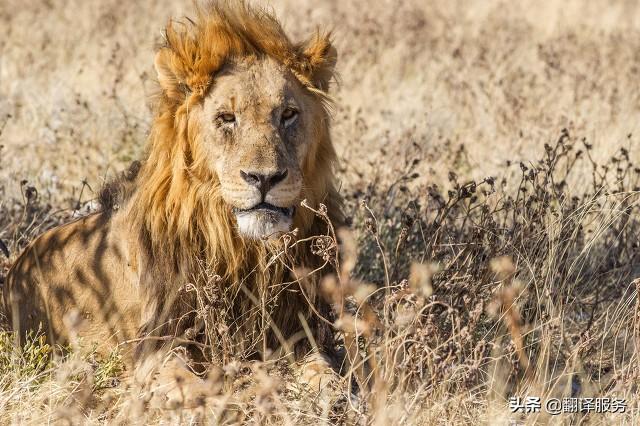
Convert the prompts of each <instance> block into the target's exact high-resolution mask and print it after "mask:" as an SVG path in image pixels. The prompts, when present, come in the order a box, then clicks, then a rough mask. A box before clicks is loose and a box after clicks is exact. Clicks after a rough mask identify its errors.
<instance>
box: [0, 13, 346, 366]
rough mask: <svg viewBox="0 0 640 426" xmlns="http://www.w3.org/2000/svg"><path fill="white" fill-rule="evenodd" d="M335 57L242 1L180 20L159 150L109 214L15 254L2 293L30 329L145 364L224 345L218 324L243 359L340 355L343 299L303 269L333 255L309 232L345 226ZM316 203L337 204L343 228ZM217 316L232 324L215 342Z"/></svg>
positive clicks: (317, 40) (319, 39) (160, 64)
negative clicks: (337, 304) (339, 304)
mask: <svg viewBox="0 0 640 426" xmlns="http://www.w3.org/2000/svg"><path fill="white" fill-rule="evenodd" d="M335 62H336V52H335V49H334V48H333V47H332V45H331V44H330V41H329V39H328V36H326V35H320V34H316V35H315V36H313V37H311V38H310V39H309V41H307V42H304V43H300V44H296V43H292V42H291V41H290V40H289V39H288V37H287V36H286V35H285V33H284V32H283V30H282V28H281V26H280V25H279V23H278V22H277V21H276V19H275V18H274V17H273V16H271V15H270V14H269V13H267V12H265V11H262V10H258V9H256V8H252V7H249V6H248V5H246V4H244V3H243V2H237V3H213V4H210V5H208V6H207V7H206V8H204V9H203V10H200V11H198V17H197V19H196V20H195V21H191V20H188V22H187V23H184V24H177V23H170V24H169V25H168V26H167V28H166V32H165V38H164V44H163V45H162V46H160V48H159V50H158V52H157V54H156V57H155V69H156V71H157V77H158V83H159V89H160V90H159V95H158V97H157V101H156V105H155V114H154V121H153V125H152V128H151V132H150V136H149V139H148V143H147V152H146V155H145V159H144V161H143V162H142V163H141V164H140V165H139V170H137V169H135V168H134V169H132V170H131V171H130V172H129V175H127V176H125V177H124V178H121V180H119V181H117V182H116V183H115V184H112V185H111V186H108V187H107V188H106V190H105V191H103V196H102V201H103V208H102V211H100V212H97V213H94V214H91V215H89V216H86V217H83V218H81V219H79V220H76V221H74V222H72V223H69V224H66V225H64V226H60V227H58V228H55V229H52V230H50V231H48V232H46V233H45V234H43V235H42V236H40V237H39V238H37V239H36V240H35V241H33V242H32V243H31V244H30V245H29V246H28V247H27V248H26V250H25V251H24V252H23V253H22V254H21V256H20V257H19V258H18V260H17V261H16V262H15V264H14V265H13V267H12V269H11V270H10V271H9V274H8V276H7V291H6V292H5V293H6V294H5V301H4V302H5V307H6V309H7V312H8V313H9V314H8V315H7V316H8V317H9V320H10V322H11V325H12V327H13V329H14V330H15V331H16V332H17V334H18V335H19V336H22V337H23V338H24V335H25V333H27V332H28V331H29V330H35V329H37V328H38V327H39V326H41V325H42V327H43V330H44V331H45V332H46V333H47V334H48V336H49V338H50V339H51V340H52V341H53V342H55V343H66V342H69V341H71V340H73V339H74V336H76V335H79V336H80V337H81V338H82V341H83V342H91V341H94V342H99V343H101V344H102V345H103V346H104V345H107V346H109V345H114V344H120V345H123V346H124V347H127V345H128V346H129V347H132V348H134V349H135V351H130V352H132V353H135V355H132V356H133V357H134V359H135V358H136V357H138V358H137V359H138V360H139V359H140V357H145V356H147V355H148V354H149V349H152V350H154V351H156V350H158V348H162V347H165V348H166V347H167V346H173V345H176V344H179V343H184V342H187V341H193V340H196V341H198V339H200V342H199V344H197V345H196V346H197V347H200V348H202V347H203V344H202V340H205V343H209V346H214V348H213V349H214V350H215V349H219V350H220V351H222V350H223V348H215V345H212V342H213V341H212V340H211V335H212V334H214V335H215V334H216V333H218V334H219V336H218V337H219V339H218V340H217V341H218V342H223V341H225V342H230V344H231V346H230V347H227V348H224V350H226V351H231V352H232V353H237V354H243V355H245V356H252V355H253V356H263V357H267V356H268V355H269V353H271V351H273V350H276V349H280V348H283V347H285V348H286V347H290V348H293V350H294V352H295V357H296V358H297V359H298V360H301V359H303V358H304V357H305V356H306V355H307V354H308V353H310V351H311V350H312V349H314V348H313V347H312V346H315V348H317V349H318V350H319V352H320V353H325V354H327V353H330V352H331V351H332V349H333V347H334V338H333V332H332V329H331V325H330V324H331V309H330V307H329V306H328V305H327V304H326V303H325V302H324V301H323V300H322V298H321V297H319V296H318V291H317V290H318V289H317V286H318V281H319V278H318V274H317V273H316V274H309V275H308V276H306V277H304V279H302V278H303V277H301V276H300V275H301V272H300V271H317V270H320V269H322V268H323V267H324V266H325V265H327V264H330V263H331V262H330V261H328V260H327V259H329V258H330V257H331V253H326V252H325V253H324V254H325V255H324V257H323V256H320V255H318V247H317V245H318V244H317V242H318V241H317V240H314V238H311V237H312V236H318V235H320V236H322V235H328V230H329V229H330V228H335V227H338V226H340V225H341V224H342V221H343V217H342V214H341V206H340V204H341V203H340V199H339V196H338V193H337V191H336V188H335V184H334V175H333V166H334V163H335V161H336V154H335V151H334V148H333V145H332V143H331V139H330V136H329V121H330V120H329V118H330V117H329V113H328V111H327V95H326V92H327V90H328V88H329V82H330V80H331V78H332V75H333V69H334V65H335ZM302 200H307V201H306V203H307V205H308V206H310V207H312V208H313V209H317V208H318V206H319V205H320V204H324V205H325V206H326V207H327V210H326V211H327V218H328V219H329V221H330V223H331V225H330V224H328V223H327V221H326V218H325V219H322V218H321V217H319V216H318V215H316V214H315V213H314V212H313V211H312V210H311V209H308V208H304V207H302V206H301V205H300V204H301V201H302ZM295 229H297V231H296V232H291V231H293V230H295ZM323 241H327V239H326V238H325V239H324V240H323ZM314 242H315V246H314V247H311V245H312V244H314ZM330 249H331V247H330ZM314 252H315V253H316V254H314ZM321 254H322V253H321ZM210 293H215V294H217V295H218V296H216V295H213V296H211V294H210ZM203 294H207V295H208V296H207V297H203ZM203 300H204V301H205V305H206V306H205V308H207V309H208V310H209V311H206V310H205V312H204V313H202V309H201V307H202V306H201V305H202V303H201V302H202V301H203ZM199 309H200V310H199ZM219 310H225V312H226V317H225V318H226V324H224V326H223V327H219V329H216V324H213V325H214V327H213V330H211V329H212V327H209V328H208V329H207V330H208V333H209V335H208V338H207V339H205V338H203V335H204V334H206V333H204V331H203V330H204V328H206V327H205V326H203V325H202V324H201V323H202V322H203V317H205V319H206V317H207V316H209V317H211V318H216V316H215V315H217V314H219ZM307 326H308V327H307ZM305 329H306V330H311V335H309V333H308V332H305ZM214 340H215V339H214ZM132 342H133V343H135V344H134V345H132V344H130V343H132ZM213 343H215V342H213ZM214 352H215V351H214ZM316 359H318V357H316ZM314 368H315V371H317V366H315V367H314Z"/></svg>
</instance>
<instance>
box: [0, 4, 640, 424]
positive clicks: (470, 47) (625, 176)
mask: <svg viewBox="0 0 640 426" xmlns="http://www.w3.org/2000/svg"><path fill="white" fill-rule="evenodd" d="M273 7H274V8H275V9H276V11H277V12H278V15H279V16H280V17H281V18H282V20H283V22H284V25H285V27H286V28H287V29H288V30H290V31H291V32H292V33H293V34H294V35H295V36H302V35H304V34H306V33H307V32H308V31H309V30H310V29H312V28H313V27H314V26H315V25H322V26H330V27H333V28H335V40H336V43H337V46H338V49H339V52H340V61H339V62H340V64H339V71H340V77H341V78H340V84H339V86H338V87H337V88H336V89H337V90H336V92H335V94H336V107H335V113H334V118H335V125H334V132H333V133H334V140H335V143H336V145H337V148H338V150H339V152H340V154H341V157H342V163H341V170H340V173H339V175H340V179H341V180H342V193H343V194H344V196H345V198H346V205H347V213H348V214H349V216H350V217H351V218H352V231H351V233H349V234H344V235H343V236H342V239H343V246H342V258H341V259H340V260H341V263H340V265H341V267H340V272H341V273H340V276H339V277H337V279H336V280H334V281H327V282H325V285H324V291H325V293H326V296H327V297H330V298H333V299H332V300H333V301H334V303H335V305H336V306H337V307H339V308H343V309H339V311H340V315H339V318H338V321H337V323H336V326H337V327H338V328H339V329H340V330H342V331H343V333H344V336H346V337H345V341H346V342H347V350H346V351H345V352H347V353H348V356H347V357H348V358H351V360H352V365H353V366H354V367H353V368H351V369H349V370H348V371H346V372H345V378H344V380H343V383H342V385H341V389H340V390H341V391H342V392H343V393H344V394H345V395H346V397H345V398H344V399H343V400H342V401H341V404H336V406H334V407H333V408H332V409H328V407H327V406H323V404H322V403H316V401H313V400H311V397H310V395H305V394H304V393H303V392H302V391H301V390H299V389H296V388H295V386H292V385H290V384H291V383H292V380H291V378H290V377H289V376H288V375H289V372H288V371H287V367H286V364H283V363H280V362H278V361H270V362H266V363H257V362H248V361H246V360H243V359H234V357H233V354H227V355H228V358H227V360H228V362H227V363H226V364H225V365H221V366H219V367H220V368H219V369H217V370H215V371H217V373H216V374H214V373H211V374H210V377H209V378H208V382H207V383H208V386H209V391H208V392H209V393H208V394H207V398H206V399H205V400H204V401H203V406H200V407H197V408H195V409H191V408H188V407H182V406H180V405H175V406H168V405H167V404H165V403H163V400H162V392H161V390H160V391H157V392H156V393H155V394H154V395H153V396H152V395H149V394H148V393H145V392H144V390H142V391H140V390H137V389H131V388H129V387H128V386H126V385H125V380H124V377H126V373H123V372H122V371H121V369H122V366H121V363H120V361H119V358H118V354H117V353H115V354H113V355H112V356H110V357H107V358H105V357H102V358H100V357H97V356H94V355H92V354H89V355H87V354H80V353H77V352H76V351H73V350H71V351H70V352H69V354H68V355H67V356H66V357H65V358H64V359H59V358H50V357H48V354H49V352H50V348H49V347H48V346H47V345H46V343H45V342H44V341H43V340H42V339H41V338H38V337H37V336H34V340H33V342H31V343H30V344H29V345H27V347H25V348H24V350H22V351H16V350H13V349H12V344H11V343H12V340H11V336H10V335H9V334H7V333H2V334H0V423H2V424H4V423H22V422H29V423H34V424H40V423H43V422H45V421H67V422H69V423H80V422H82V423H84V422H87V423H106V422H108V423H112V422H114V423H115V422H121V423H132V422H134V423H135V422H139V423H156V422H170V423H181V422H188V421H193V420H194V419H195V420H202V421H204V422H208V423H235V422H257V423H288V424H298V423H310V424H314V423H318V422H321V421H329V422H340V421H343V422H346V423H361V424H368V423H376V424H388V423H390V422H394V423H399V424H450V423H470V424H477V423H478V422H486V423H490V424H499V423H502V424H508V423H509V422H514V421H517V422H521V423H535V422H539V423H545V422H558V421H562V422H565V423H567V424H577V423H583V422H587V423H595V424H599V423H604V424H611V423H626V424H638V423H639V422H640V415H639V414H638V411H637V409H638V407H637V404H636V402H635V401H636V400H637V399H638V387H637V383H638V380H640V358H638V352H637V347H638V345H640V299H639V298H638V288H640V282H637V281H634V279H635V278H636V277H637V276H638V275H639V274H638V266H639V265H640V259H639V258H638V257H639V254H640V252H639V250H638V241H639V238H638V237H639V232H640V221H639V219H640V211H639V210H640V209H639V201H640V200H639V198H638V192H637V191H638V185H639V180H640V168H638V167H640V164H638V165H636V163H637V161H638V160H639V159H640V158H639V155H640V152H639V150H638V148H637V146H638V145H637V143H636V141H637V138H638V137H640V135H636V133H637V130H638V129H637V124H638V123H640V91H638V90H637V84H638V77H639V75H640V7H638V6H637V5H636V4H635V3H634V2H630V1H623V0H620V1H615V2H610V1H605V0H594V1H589V2H580V1H571V0H563V1H560V0H557V1H554V0H550V1H547V2H542V3H540V2H532V3H530V4H527V5H525V4H520V5H519V4H516V2H506V1H505V2H501V1H493V0H491V1H485V2H474V3H473V4H467V2H460V1H457V2H451V1H438V0H436V1H432V2H423V1H419V0H415V1H414V0H409V1H404V2H400V3H394V2H379V3H372V2H346V1H337V0H327V1H323V2H313V1H303V2H299V1H293V0H283V1H279V2H274V4H273ZM190 8H191V5H190V4H189V3H179V2H170V1H167V0H163V1H154V2H151V1H140V2H127V3H123V2H119V1H115V0H104V1H100V2H99V1H80V0H68V1H58V0H49V1H44V0H42V1H29V2H24V1H17V0H3V1H2V2H0V28H2V37H0V240H2V241H3V242H4V243H5V244H6V246H7V247H6V248H7V249H8V251H9V252H10V256H9V258H6V257H5V256H4V254H2V253H0V262H2V263H0V266H2V269H0V276H3V275H4V274H5V273H6V269H7V268H8V265H9V264H10V261H11V260H13V259H14V258H15V257H16V255H17V254H18V252H19V250H20V249H21V248H22V247H24V246H25V244H27V243H28V242H29V241H30V240H31V239H32V238H33V237H34V236H36V235H37V234H38V233H40V232H41V231H42V230H43V229H46V228H49V227H51V226H54V225H56V224H58V223H61V222H63V221H65V220H68V219H69V218H70V217H73V216H77V215H79V214H83V213H86V212H87V211H89V210H91V209H94V208H96V205H95V203H94V201H93V200H94V199H95V197H96V194H97V192H98V189H99V188H100V186H101V185H102V184H103V182H104V180H105V179H107V178H108V177H110V176H112V175H113V174H114V173H115V172H116V171H118V170H121V169H123V168H125V167H126V165H127V164H128V162H129V161H131V160H132V159H133V158H136V157H138V156H139V155H140V153H141V149H142V146H143V143H144V140H145V133H146V131H147V129H148V126H149V122H150V118H151V116H150V111H149V108H148V105H147V99H148V96H149V94H150V91H151V90H152V89H153V85H152V79H153V72H152V68H151V64H152V55H153V51H152V47H153V43H154V41H155V40H157V37H158V35H159V31H160V28H162V26H163V24H164V23H165V22H166V19H167V18H168V17H169V16H181V15H183V14H185V13H188V12H189V10H190ZM321 213H322V212H319V214H321ZM329 237H330V238H328V239H324V240H323V241H324V243H325V247H324V249H323V247H319V248H318V250H319V251H320V252H322V253H320V254H323V255H325V256H328V257H331V256H335V253H334V252H333V251H332V250H331V242H332V239H333V237H335V236H333V235H330V236H329ZM323 250H324V252H323ZM341 293H345V294H346V296H347V297H346V298H342V297H339V296H338V294H341ZM354 338H355V340H356V341H357V342H358V348H357V349H356V348H355V347H354V346H349V345H348V343H349V342H353V341H354ZM356 382H359V384H360V385H361V386H360V389H359V390H357V386H356V385H355V383H356ZM364 382H368V384H365V383H364ZM351 391H353V393H354V395H352V396H349V394H351ZM514 395H515V396H527V395H529V396H540V397H542V398H543V399H545V398H549V397H552V396H557V397H560V398H562V397H567V396H579V397H597V396H609V397H618V398H626V400H627V402H628V404H629V405H628V408H627V412H626V413H625V414H595V413H591V414H587V413H576V414H571V415H564V416H562V417H553V418H551V417H549V416H546V415H545V414H544V412H543V413H541V414H539V415H535V414H527V415H523V414H511V413H510V412H509V410H508V402H507V401H508V398H509V397H510V396H514Z"/></svg>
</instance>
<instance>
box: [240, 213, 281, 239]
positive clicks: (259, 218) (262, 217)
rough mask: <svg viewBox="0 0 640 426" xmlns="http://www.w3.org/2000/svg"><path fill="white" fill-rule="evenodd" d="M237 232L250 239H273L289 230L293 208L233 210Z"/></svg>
mask: <svg viewBox="0 0 640 426" xmlns="http://www.w3.org/2000/svg"><path fill="white" fill-rule="evenodd" d="M234 214H235V216H236V222H237V223H238V230H239V232H240V234H241V235H242V236H244V237H245V238H250V239H254V240H257V239H262V238H275V237H278V236H279V235H280V234H282V233H283V232H288V231H290V230H291V225H292V224H293V208H288V209H285V208H274V207H272V206H269V207H264V208H262V206H261V205H259V206H256V207H254V208H252V209H248V210H240V209H234Z"/></svg>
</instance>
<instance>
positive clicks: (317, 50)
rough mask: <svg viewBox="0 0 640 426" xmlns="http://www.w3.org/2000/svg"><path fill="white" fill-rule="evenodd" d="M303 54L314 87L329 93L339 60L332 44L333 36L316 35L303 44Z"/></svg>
mask: <svg viewBox="0 0 640 426" xmlns="http://www.w3.org/2000/svg"><path fill="white" fill-rule="evenodd" d="M301 54H302V56H303V57H304V58H305V60H306V62H307V64H308V68H309V72H310V75H309V78H310V80H311V82H312V83H313V85H314V86H316V87H317V88H319V89H321V90H323V91H327V90H328V89H329V83H330V82H331V79H332V78H333V75H334V70H335V67H336V62H337V60H338V52H337V51H336V48H335V47H333V45H332V44H331V34H330V33H327V34H321V33H319V32H318V33H316V34H315V35H314V36H313V37H311V38H310V39H309V40H308V41H307V42H305V43H303V44H302V46H301Z"/></svg>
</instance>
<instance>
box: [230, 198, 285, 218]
mask: <svg viewBox="0 0 640 426" xmlns="http://www.w3.org/2000/svg"><path fill="white" fill-rule="evenodd" d="M233 212H234V213H235V214H236V215H242V214H247V213H266V214H274V213H279V214H281V215H283V216H285V217H288V218H291V217H292V216H293V213H294V212H295V206H291V207H278V206H274V205H273V204H269V203H266V202H264V201H263V202H262V203H260V204H256V205H255V206H253V207H251V208H250V209H239V208H235V207H234V208H233Z"/></svg>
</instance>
